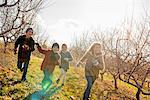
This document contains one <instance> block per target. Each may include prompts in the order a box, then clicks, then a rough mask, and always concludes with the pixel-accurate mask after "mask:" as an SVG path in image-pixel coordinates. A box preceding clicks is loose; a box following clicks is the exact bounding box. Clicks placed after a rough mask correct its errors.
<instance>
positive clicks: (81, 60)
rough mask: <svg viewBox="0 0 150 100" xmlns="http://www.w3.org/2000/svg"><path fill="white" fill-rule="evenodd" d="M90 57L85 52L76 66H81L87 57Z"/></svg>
mask: <svg viewBox="0 0 150 100" xmlns="http://www.w3.org/2000/svg"><path fill="white" fill-rule="evenodd" d="M90 56H91V52H89V51H88V52H86V53H85V54H84V55H83V56H82V57H81V58H80V60H79V61H78V62H77V65H76V66H79V65H80V64H82V62H84V61H85V60H86V59H87V58H88V57H90Z"/></svg>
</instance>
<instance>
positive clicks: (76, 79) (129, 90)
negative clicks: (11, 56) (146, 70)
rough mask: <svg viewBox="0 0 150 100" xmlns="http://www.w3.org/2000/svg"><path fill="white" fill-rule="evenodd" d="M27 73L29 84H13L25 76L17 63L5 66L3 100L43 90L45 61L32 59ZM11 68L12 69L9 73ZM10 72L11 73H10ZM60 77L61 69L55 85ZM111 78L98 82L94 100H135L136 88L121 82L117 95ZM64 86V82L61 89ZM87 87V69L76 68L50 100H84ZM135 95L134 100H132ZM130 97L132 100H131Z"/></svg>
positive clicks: (0, 97)
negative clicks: (85, 76) (104, 99)
mask: <svg viewBox="0 0 150 100" xmlns="http://www.w3.org/2000/svg"><path fill="white" fill-rule="evenodd" d="M31 58H32V59H31V61H30V65H29V69H28V73H27V79H28V81H27V82H22V83H17V84H15V85H12V84H11V83H12V82H14V81H16V80H20V79H21V76H22V73H21V72H20V71H19V70H18V69H17V67H16V62H17V61H16V60H15V61H13V62H11V61H12V60H10V62H9V61H8V63H11V64H10V66H9V67H5V69H6V70H5V71H2V73H0V79H1V80H3V81H2V82H3V84H4V86H3V87H2V88H1V90H0V100H3V99H10V100H11V99H19V100H20V99H23V98H25V97H26V96H28V95H29V94H32V93H34V92H36V91H39V90H41V89H42V88H41V85H40V83H41V81H42V79H43V72H42V71H41V70H40V65H41V63H42V60H43V59H41V58H38V57H35V56H32V57H31ZM8 69H9V70H8ZM7 71H8V73H7ZM59 74H60V69H59V67H58V66H57V67H56V68H55V71H54V73H53V82H54V83H55V82H56V80H57V78H58V76H59ZM112 80H113V79H112V77H111V75H105V76H104V81H103V82H100V79H97V81H96V82H95V84H94V85H93V87H92V90H91V100H97V98H98V97H99V98H102V97H106V96H107V95H109V93H111V94H110V95H109V98H108V99H111V100H120V98H121V97H123V96H124V95H125V96H127V97H128V99H127V98H126V99H125V100H130V99H134V98H135V93H136V88H134V87H133V86H131V85H128V84H125V83H123V82H121V81H118V86H119V90H118V91H117V92H114V87H113V82H112ZM60 85H61V81H60V83H59V85H58V86H60ZM85 86H86V80H85V78H84V68H77V69H75V68H74V67H73V66H71V67H70V69H69V70H68V72H67V80H66V82H65V86H64V87H61V88H60V89H58V90H57V91H56V92H55V93H54V94H53V95H52V96H51V97H48V98H47V99H50V100H82V99H81V98H82V96H83V92H84V89H85ZM132 96H134V98H133V97H132ZM129 98H130V99H129ZM148 99H150V97H148V96H142V100H148Z"/></svg>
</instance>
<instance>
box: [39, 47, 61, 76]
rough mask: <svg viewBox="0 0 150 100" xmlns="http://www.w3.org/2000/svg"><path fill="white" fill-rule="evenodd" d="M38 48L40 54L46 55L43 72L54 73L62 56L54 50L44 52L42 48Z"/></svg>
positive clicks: (42, 65) (42, 67) (42, 66)
mask: <svg viewBox="0 0 150 100" xmlns="http://www.w3.org/2000/svg"><path fill="white" fill-rule="evenodd" d="M37 48H38V51H39V52H40V53H42V54H44V55H45V58H44V60H43V62H42V64H41V70H47V71H48V72H49V73H53V71H54V69H55V66H56V65H59V62H58V60H59V59H60V56H59V55H58V54H57V53H54V52H53V51H52V50H44V49H42V48H41V47H40V46H38V47H37Z"/></svg>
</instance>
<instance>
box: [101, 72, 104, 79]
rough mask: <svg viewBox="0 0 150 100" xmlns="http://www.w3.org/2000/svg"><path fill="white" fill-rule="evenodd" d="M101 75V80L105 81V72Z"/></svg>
mask: <svg viewBox="0 0 150 100" xmlns="http://www.w3.org/2000/svg"><path fill="white" fill-rule="evenodd" d="M100 75H101V81H103V80H104V73H100Z"/></svg>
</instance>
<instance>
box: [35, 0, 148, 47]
mask: <svg viewBox="0 0 150 100" xmlns="http://www.w3.org/2000/svg"><path fill="white" fill-rule="evenodd" d="M45 5H46V6H47V7H46V8H44V9H42V10H41V11H40V12H39V13H38V19H37V20H38V22H39V25H40V30H41V31H42V32H46V34H48V35H49V36H50V38H49V40H55V41H57V42H59V43H60V42H64V43H67V44H70V43H71V41H72V39H73V36H74V33H78V35H79V34H82V31H85V30H86V29H92V28H94V27H97V26H98V27H100V28H101V29H105V28H112V27H115V26H117V25H119V24H121V23H122V22H123V20H124V19H126V18H128V19H131V16H132V15H133V18H134V19H136V20H140V18H141V16H142V15H144V12H143V11H144V9H145V10H147V11H149V12H150V0H47V2H45ZM91 27H92V28H91ZM42 32H41V33H42Z"/></svg>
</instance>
